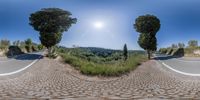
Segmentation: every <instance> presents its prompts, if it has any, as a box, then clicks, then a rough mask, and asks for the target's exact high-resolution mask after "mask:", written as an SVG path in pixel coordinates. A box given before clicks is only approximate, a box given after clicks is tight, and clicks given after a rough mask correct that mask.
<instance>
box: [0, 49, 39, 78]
mask: <svg viewBox="0 0 200 100" xmlns="http://www.w3.org/2000/svg"><path fill="white" fill-rule="evenodd" d="M41 54H42V52H37V53H29V54H22V55H19V56H16V57H14V58H1V59H0V76H3V75H11V74H14V73H17V72H20V71H22V70H25V69H26V68H28V67H30V66H31V65H32V64H34V63H35V62H36V61H37V60H38V59H40V58H41V57H42V55H41Z"/></svg>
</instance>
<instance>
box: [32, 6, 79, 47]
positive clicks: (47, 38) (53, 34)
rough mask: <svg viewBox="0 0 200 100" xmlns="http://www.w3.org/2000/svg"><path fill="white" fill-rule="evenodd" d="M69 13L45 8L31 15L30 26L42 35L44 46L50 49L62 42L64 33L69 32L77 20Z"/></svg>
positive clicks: (58, 9)
mask: <svg viewBox="0 0 200 100" xmlns="http://www.w3.org/2000/svg"><path fill="white" fill-rule="evenodd" d="M71 15H72V14H71V13H70V12H69V11H65V10H62V9H60V8H43V9H41V10H40V11H37V12H35V13H32V14H31V15H30V18H29V20H30V25H31V26H33V28H34V29H35V30H36V31H39V33H40V41H41V43H42V45H44V46H45V47H47V48H48V49H49V48H51V47H52V46H54V45H56V44H58V43H59V42H60V41H61V38H62V33H63V32H64V31H68V29H69V28H70V27H71V25H72V24H75V23H76V21H77V19H76V18H72V17H71Z"/></svg>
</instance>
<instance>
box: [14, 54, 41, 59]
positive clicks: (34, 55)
mask: <svg viewBox="0 0 200 100" xmlns="http://www.w3.org/2000/svg"><path fill="white" fill-rule="evenodd" d="M42 58H43V55H40V54H24V55H20V56H17V57H15V58H14V59H16V60H36V59H42Z"/></svg>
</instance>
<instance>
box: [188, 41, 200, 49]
mask: <svg viewBox="0 0 200 100" xmlns="http://www.w3.org/2000/svg"><path fill="white" fill-rule="evenodd" d="M188 46H189V47H192V48H193V47H197V46H198V41H197V40H190V41H188Z"/></svg>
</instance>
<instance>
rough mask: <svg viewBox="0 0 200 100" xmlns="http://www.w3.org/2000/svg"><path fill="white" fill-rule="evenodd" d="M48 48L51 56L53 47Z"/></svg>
mask: <svg viewBox="0 0 200 100" xmlns="http://www.w3.org/2000/svg"><path fill="white" fill-rule="evenodd" d="M47 49H48V56H49V55H51V52H52V47H48V48H47Z"/></svg>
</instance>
